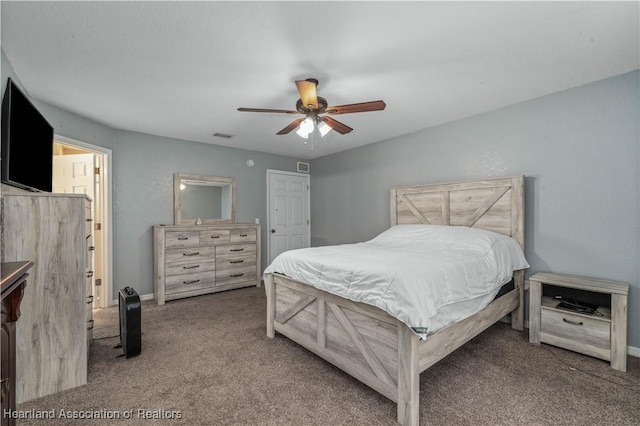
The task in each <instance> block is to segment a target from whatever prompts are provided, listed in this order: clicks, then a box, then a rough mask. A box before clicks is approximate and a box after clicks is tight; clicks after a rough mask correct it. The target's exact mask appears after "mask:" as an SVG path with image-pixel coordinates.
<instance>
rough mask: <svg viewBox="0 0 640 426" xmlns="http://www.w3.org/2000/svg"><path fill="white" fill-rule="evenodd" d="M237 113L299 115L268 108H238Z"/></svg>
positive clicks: (286, 110) (284, 110) (289, 111)
mask: <svg viewBox="0 0 640 426" xmlns="http://www.w3.org/2000/svg"><path fill="white" fill-rule="evenodd" d="M238 111H242V112H279V113H284V114H300V112H298V111H292V110H288V109H270V108H238Z"/></svg>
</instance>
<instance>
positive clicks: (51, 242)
mask: <svg viewBox="0 0 640 426" xmlns="http://www.w3.org/2000/svg"><path fill="white" fill-rule="evenodd" d="M91 229H92V222H91V200H90V199H89V198H88V197H87V196H85V195H68V194H50V193H35V194H23V195H18V194H4V195H3V216H2V234H3V238H4V250H3V259H2V261H3V262H11V261H18V260H22V259H33V262H34V266H33V268H32V269H31V276H32V278H31V279H30V285H29V291H27V292H26V293H25V296H24V299H23V302H22V317H21V318H20V321H19V322H18V323H17V325H16V329H17V337H16V352H17V363H16V374H17V380H16V382H17V383H16V400H17V402H18V403H20V402H23V401H28V400H30V399H33V398H39V397H42V396H45V395H49V394H52V393H56V392H60V391H63V390H66V389H70V388H73V387H76V386H80V385H84V384H86V383H87V361H88V356H89V344H90V341H91V337H92V331H91V329H92V328H93V320H92V318H91V315H92V306H91V303H92V301H93V300H92V299H93V298H92V295H91V287H92V286H91V276H92V275H93V273H92V271H91V270H89V268H90V265H91V262H90V261H89V260H90V259H91V253H92V252H91V251H90V249H91Z"/></svg>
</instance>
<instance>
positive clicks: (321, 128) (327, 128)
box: [318, 121, 331, 138]
mask: <svg viewBox="0 0 640 426" xmlns="http://www.w3.org/2000/svg"><path fill="white" fill-rule="evenodd" d="M318 130H319V131H320V136H322V137H323V138H324V137H325V136H326V135H327V133H329V132H330V131H331V126H329V125H328V124H327V123H325V122H324V121H321V122H320V123H318Z"/></svg>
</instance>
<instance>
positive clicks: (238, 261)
mask: <svg viewBox="0 0 640 426" xmlns="http://www.w3.org/2000/svg"><path fill="white" fill-rule="evenodd" d="M242 262H244V259H243V260H231V261H230V262H229V263H242Z"/></svg>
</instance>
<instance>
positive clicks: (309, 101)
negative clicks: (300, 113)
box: [296, 80, 318, 109]
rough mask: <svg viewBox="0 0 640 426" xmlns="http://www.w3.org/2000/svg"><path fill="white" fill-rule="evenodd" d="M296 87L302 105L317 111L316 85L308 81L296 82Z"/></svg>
mask: <svg viewBox="0 0 640 426" xmlns="http://www.w3.org/2000/svg"><path fill="white" fill-rule="evenodd" d="M296 87H297V88H298V93H300V99H301V100H302V105H303V106H304V107H308V106H309V105H311V106H313V109H318V92H317V86H316V83H315V82H313V81H308V80H296Z"/></svg>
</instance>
